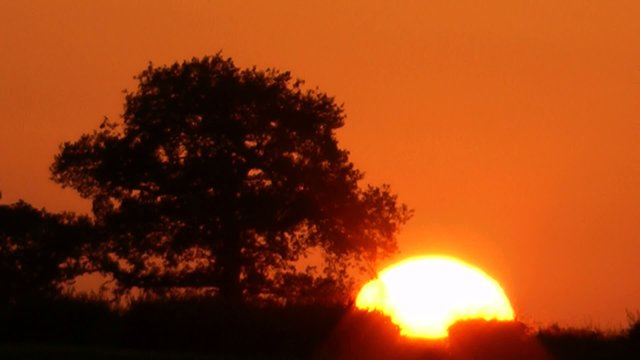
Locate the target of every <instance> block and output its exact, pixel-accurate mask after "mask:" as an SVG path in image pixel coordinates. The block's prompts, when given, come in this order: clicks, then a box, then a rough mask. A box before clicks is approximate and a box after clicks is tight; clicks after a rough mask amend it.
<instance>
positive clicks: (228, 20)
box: [0, 0, 640, 327]
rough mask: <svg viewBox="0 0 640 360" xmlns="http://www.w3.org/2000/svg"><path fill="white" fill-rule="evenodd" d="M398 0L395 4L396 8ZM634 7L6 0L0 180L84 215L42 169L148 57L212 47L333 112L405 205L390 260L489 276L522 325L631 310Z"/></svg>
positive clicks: (611, 316)
mask: <svg viewBox="0 0 640 360" xmlns="http://www.w3.org/2000/svg"><path fill="white" fill-rule="evenodd" d="M392 3H393V4H392ZM638 19H640V2H638V1H604V0H602V1H585V0H582V1H568V0H563V1H556V0H553V1H513V0H505V1H482V2H480V1H446V0H445V1H398V2H391V1H372V0H366V1H343V2H338V1H294V0H291V1H213V0H212V1H158V0H153V1H105V2H102V1H27V0H25V1H2V2H0V190H2V193H3V199H2V200H0V201H1V202H2V203H11V202H13V201H16V200H17V199H19V198H22V199H25V200H26V201H28V202H30V203H32V204H33V205H35V206H38V207H43V206H44V207H46V208H47V209H49V210H55V211H59V210H74V211H87V210H88V209H89V205H88V203H87V202H85V201H83V200H81V199H80V198H79V197H78V196H77V195H76V194H75V193H74V192H73V191H71V190H64V191H63V190H61V189H60V187H59V186H58V185H56V184H54V183H53V182H51V181H50V180H49V172H48V167H49V165H50V164H51V162H52V159H53V156H54V154H55V153H56V151H57V149H58V146H59V144H60V143H62V142H63V141H68V140H75V139H77V138H78V137H79V136H80V135H81V134H82V133H85V132H89V131H91V130H93V129H95V128H96V127H97V126H98V125H99V124H100V122H101V120H102V119H103V117H104V116H108V117H110V118H113V119H116V118H118V114H120V113H121V112H122V104H123V95H122V90H123V89H125V88H128V89H132V88H133V87H134V86H135V81H134V80H133V79H132V77H133V75H135V74H137V73H138V72H139V71H141V70H142V69H143V68H144V67H145V66H146V65H147V63H148V62H149V61H152V62H153V63H155V64H168V63H171V62H174V61H177V60H183V59H189V58H191V57H194V56H197V57H200V56H203V55H207V54H209V55H210V54H215V53H216V52H218V51H219V50H222V51H223V55H225V56H230V57H232V58H233V59H234V60H235V62H236V64H237V65H239V66H242V67H246V66H253V65H257V66H258V67H261V68H264V67H276V68H278V69H281V70H290V71H292V73H293V75H294V76H295V77H299V78H302V79H305V80H306V82H307V84H308V85H309V86H310V87H315V86H318V87H319V88H320V89H321V90H323V91H325V92H327V93H329V94H330V95H333V96H335V97H336V99H337V101H338V102H340V103H344V104H345V109H346V113H347V115H348V117H347V122H346V126H345V127H344V128H343V129H341V130H340V131H339V139H340V141H341V144H342V146H343V147H345V148H347V149H349V150H350V151H351V157H352V160H353V161H354V162H355V164H356V166H357V167H358V168H360V169H362V170H364V171H365V173H366V181H367V182H370V183H373V184H381V183H389V184H391V186H392V188H393V189H394V190H395V191H396V192H398V193H399V194H400V197H401V200H402V201H404V202H406V203H407V204H409V205H410V206H411V207H412V208H414V209H415V211H416V213H415V216H414V218H413V219H412V220H411V221H410V223H408V224H407V226H406V227H405V229H404V231H403V232H402V234H401V237H400V246H401V250H402V254H401V255H400V256H399V257H398V258H400V257H404V256H409V255H413V254H419V253H425V252H439V253H446V254H449V255H452V256H457V257H460V258H461V259H464V260H466V261H468V262H471V263H474V264H476V265H477V266H480V267H482V268H483V269H485V270H486V271H487V272H488V273H490V274H491V275H493V276H494V277H495V278H496V279H498V280H499V281H500V282H501V283H502V285H503V286H504V288H505V290H506V292H507V294H508V295H509V297H510V298H511V300H512V302H513V305H514V307H515V308H516V311H517V312H518V313H519V315H520V317H521V318H523V319H524V320H527V321H534V322H540V323H551V322H559V323H560V324H568V325H577V326H583V325H590V324H592V325H596V326H604V327H610V326H622V325H626V322H625V321H626V320H625V319H626V315H625V310H626V309H628V310H632V311H635V310H640V266H638V264H639V263H640V187H638V185H639V184H640V41H639V39H640V21H638Z"/></svg>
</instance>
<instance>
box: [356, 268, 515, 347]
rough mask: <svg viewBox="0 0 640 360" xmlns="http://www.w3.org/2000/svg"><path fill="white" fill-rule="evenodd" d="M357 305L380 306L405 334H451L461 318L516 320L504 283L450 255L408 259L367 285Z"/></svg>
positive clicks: (368, 308)
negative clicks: (452, 327) (503, 288)
mask: <svg viewBox="0 0 640 360" xmlns="http://www.w3.org/2000/svg"><path fill="white" fill-rule="evenodd" d="M356 307H358V308H359V309H365V310H369V311H372V310H378V311H381V312H382V313H384V314H386V315H388V316H390V317H391V320H392V321H393V322H394V323H395V324H397V325H398V326H400V330H401V332H402V334H403V335H406V336H410V337H420V338H429V339H439V338H444V337H447V335H448V333H447V329H448V328H449V326H451V325H452V324H453V323H455V322H456V321H459V320H469V319H485V320H492V319H495V320H504V321H507V320H513V318H514V313H513V309H512V308H511V304H510V303H509V299H507V296H506V295H505V293H504V291H503V290H502V288H501V287H500V285H499V284H498V283H497V282H496V281H495V280H493V279H492V278H491V277H490V276H488V275H487V274H485V273H484V272H483V271H482V270H480V269H478V268H475V267H473V266H471V265H468V264H465V263H464V262H462V261H460V260H457V259H454V258H450V257H445V256H425V257H416V258H410V259H407V260H404V261H402V262H399V263H397V264H394V265H392V266H390V267H388V268H386V269H384V270H383V271H381V272H380V273H379V274H378V278H377V279H375V280H372V281H370V282H368V283H367V284H365V285H364V286H363V287H362V290H360V293H359V294H358V297H357V299H356Z"/></svg>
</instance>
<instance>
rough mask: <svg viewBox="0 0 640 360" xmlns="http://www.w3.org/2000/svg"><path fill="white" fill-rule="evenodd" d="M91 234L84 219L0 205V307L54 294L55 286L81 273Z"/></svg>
mask: <svg viewBox="0 0 640 360" xmlns="http://www.w3.org/2000/svg"><path fill="white" fill-rule="evenodd" d="M90 229H91V224H90V222H89V220H88V219H87V218H85V217H76V216H75V215H72V214H69V213H63V214H50V213H48V212H46V211H44V210H38V209H35V208H33V207H32V206H31V205H29V204H27V203H25V202H23V201H19V202H17V203H15V204H11V205H0V305H2V304H4V305H6V304H17V303H23V302H27V301H33V300H40V299H43V298H46V297H52V296H55V295H57V294H58V290H59V288H58V287H59V285H62V284H63V283H64V282H66V281H70V280H73V278H75V277H76V276H78V275H79V274H81V273H82V272H83V271H84V266H85V265H86V259H85V258H83V257H82V255H81V254H82V247H83V244H84V243H85V242H86V240H87V239H88V237H89V233H90Z"/></svg>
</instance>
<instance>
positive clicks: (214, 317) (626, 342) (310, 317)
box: [0, 298, 640, 360]
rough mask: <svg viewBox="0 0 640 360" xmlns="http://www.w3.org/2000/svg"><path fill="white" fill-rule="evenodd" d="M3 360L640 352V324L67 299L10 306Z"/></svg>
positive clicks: (3, 318)
mask: <svg viewBox="0 0 640 360" xmlns="http://www.w3.org/2000/svg"><path fill="white" fill-rule="evenodd" d="M0 324H1V326H0V359H3V360H5V359H6V360H14V359H20V360H22V359H69V360H74V359H97V360H100V359H110V360H111V359H113V360H120V359H122V360H146V359H154V360H155V359H158V360H173V359H187V360H189V359H193V360H200V359H426V360H428V359H442V360H444V359H451V360H454V359H491V360H500V359H559V360H563V359H585V360H589V359H640V322H638V321H637V320H636V321H630V326H629V328H628V329H626V330H623V331H620V332H618V333H612V334H605V333H602V332H600V331H597V330H588V329H563V328H559V327H549V328H545V329H538V330H533V329H530V328H528V327H527V326H525V325H524V324H521V323H518V322H510V323H498V322H486V321H468V322H463V323H458V324H456V325H454V326H453V327H452V328H451V329H450V336H449V339H448V340H447V341H442V342H439V343H435V342H427V341H420V340H410V339H406V338H404V337H401V336H400V335H399V334H398V329H397V327H395V326H394V325H392V324H391V323H390V322H389V320H388V319H387V318H386V317H384V316H381V315H379V314H376V313H366V312H362V311H357V310H354V309H352V308H349V307H347V306H310V305H306V306H302V305H301V306H290V307H255V306H254V307H251V306H225V305H222V304H219V303H216V302H215V301H213V300H212V299H202V298H201V299H194V298H190V299H171V300H161V301H146V302H137V303H134V304H133V305H132V306H131V307H130V308H129V309H128V310H127V311H112V310H111V309H110V308H109V306H108V305H107V304H105V303H103V302H100V301H96V300H88V299H68V298H66V299H57V300H49V301H40V302H37V303H32V304H21V305H19V306H18V305H13V306H5V307H4V308H2V309H0Z"/></svg>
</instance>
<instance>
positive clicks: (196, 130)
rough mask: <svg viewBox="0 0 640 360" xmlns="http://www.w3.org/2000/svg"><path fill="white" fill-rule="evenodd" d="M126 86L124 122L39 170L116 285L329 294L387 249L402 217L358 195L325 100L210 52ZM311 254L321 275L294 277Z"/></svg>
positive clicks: (386, 193)
mask: <svg viewBox="0 0 640 360" xmlns="http://www.w3.org/2000/svg"><path fill="white" fill-rule="evenodd" d="M136 79H137V80H138V88H137V90H135V91H133V92H128V93H126V101H125V107H124V113H123V115H122V120H121V121H118V122H113V121H110V120H108V119H105V121H104V122H103V123H102V125H101V126H100V128H99V129H97V130H95V131H94V132H92V133H90V134H85V135H83V136H81V137H80V138H79V139H78V140H76V141H73V142H66V143H64V144H63V145H62V146H61V151H60V153H59V154H57V155H56V158H55V162H54V163H53V165H52V167H51V171H52V174H53V175H52V178H53V180H54V181H56V182H58V183H60V184H61V185H63V186H65V187H71V188H74V189H76V190H77V191H78V192H79V193H80V194H81V195H82V196H83V197H85V198H88V199H91V200H92V203H93V213H94V216H95V220H96V225H97V227H98V229H99V234H100V236H99V237H98V240H97V241H96V243H95V248H94V252H93V254H94V256H93V258H94V260H95V261H97V262H98V263H99V267H100V269H101V271H103V272H105V273H108V274H110V275H112V276H113V277H114V278H115V279H116V280H117V281H118V284H120V286H121V287H122V288H125V289H127V288H132V287H138V288H141V289H145V290H148V291H155V292H158V291H164V290H167V289H176V288H196V289H209V290H211V291H212V292H214V293H216V294H218V295H220V296H221V297H222V298H224V299H228V300H231V301H243V300H247V299H265V298H267V299H285V300H286V299H287V298H290V297H291V296H293V294H298V295H300V294H301V293H304V292H305V291H311V290H310V289H316V290H317V289H321V288H323V287H325V288H330V289H331V291H329V293H331V294H333V295H335V294H336V293H339V292H340V291H347V288H348V281H349V278H350V277H349V275H350V272H349V271H347V270H348V269H351V268H355V269H358V268H361V267H362V266H363V265H365V264H372V263H375V262H376V261H377V260H378V259H380V258H382V257H384V256H388V255H389V254H391V253H393V252H394V251H395V250H396V238H395V236H396V234H397V232H398V230H399V227H400V226H401V225H402V224H403V223H404V222H406V221H407V220H408V218H409V217H410V215H411V211H410V210H408V208H407V207H406V206H405V205H403V204H400V203H398V201H397V197H396V195H394V194H393V193H392V192H391V190H390V188H389V187H388V186H386V185H385V186H380V187H374V186H364V187H361V186H359V185H360V183H361V180H362V179H363V174H362V173H361V172H360V171H359V170H357V169H356V168H355V167H354V165H353V164H352V163H351V162H350V161H349V156H348V155H349V153H348V152H347V151H346V150H344V149H341V148H340V147H339V144H338V141H337V139H336V134H335V131H336V130H337V129H339V128H340V127H341V126H343V124H344V118H345V115H344V111H343V108H342V106H340V105H338V104H336V102H335V100H334V99H333V98H332V97H330V96H328V95H326V94H325V93H322V92H320V91H319V90H309V89H305V88H304V85H303V82H302V81H299V80H298V81H294V80H293V79H292V77H291V75H290V74H289V73H288V72H280V71H277V70H274V69H266V70H258V69H256V68H250V69H239V68H237V67H236V66H235V65H234V63H233V61H232V60H231V59H227V58H223V57H222V56H220V55H216V56H212V57H204V58H201V59H197V58H194V59H192V60H191V61H185V62H182V63H175V64H173V65H170V66H159V67H155V66H153V65H152V64H150V65H149V66H148V67H147V68H146V70H144V71H143V72H142V73H140V74H139V75H138V76H137V77H136ZM314 250H318V251H320V253H321V254H322V258H323V262H322V264H323V265H322V266H321V268H316V269H315V270H314V269H313V268H311V267H308V268H306V269H304V268H300V267H299V266H298V265H299V261H300V260H301V259H303V258H305V257H306V256H308V255H309V254H310V252H313V251H314ZM305 289H306V290H305ZM333 295H332V296H333Z"/></svg>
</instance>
